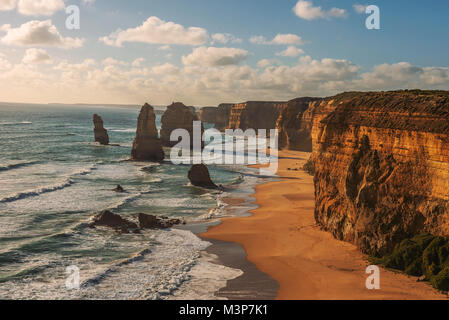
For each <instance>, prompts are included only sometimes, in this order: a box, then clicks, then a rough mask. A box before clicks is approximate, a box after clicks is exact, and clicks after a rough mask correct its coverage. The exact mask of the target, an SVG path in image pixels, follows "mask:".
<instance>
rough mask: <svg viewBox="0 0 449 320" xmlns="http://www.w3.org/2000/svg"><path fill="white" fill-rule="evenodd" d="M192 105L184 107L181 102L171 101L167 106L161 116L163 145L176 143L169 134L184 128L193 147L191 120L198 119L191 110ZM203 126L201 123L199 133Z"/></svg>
mask: <svg viewBox="0 0 449 320" xmlns="http://www.w3.org/2000/svg"><path fill="white" fill-rule="evenodd" d="M191 108H192V107H186V106H185V105H184V104H182V103H181V102H176V103H173V104H172V105H170V106H168V107H167V110H166V111H165V113H164V115H163V116H162V128H161V141H162V145H163V146H165V147H173V146H175V145H176V144H178V141H170V135H171V133H172V131H173V130H176V129H185V130H187V131H188V132H189V134H190V139H191V144H190V145H191V147H192V148H193V139H194V134H193V133H194V132H193V122H194V121H199V119H198V116H197V115H196V114H195V113H194V112H192V109H191ZM203 132H204V128H203V126H202V125H201V135H202V133H203Z"/></svg>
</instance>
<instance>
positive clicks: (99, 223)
mask: <svg viewBox="0 0 449 320" xmlns="http://www.w3.org/2000/svg"><path fill="white" fill-rule="evenodd" d="M89 227H90V228H95V227H108V228H113V229H115V230H116V231H119V232H121V233H129V232H130V231H132V232H136V231H138V230H139V228H138V227H137V224H135V223H134V222H132V221H128V220H126V219H123V218H122V217H120V216H119V215H118V214H115V213H112V212H111V211H108V210H106V211H103V212H102V213H100V214H98V215H97V216H96V217H95V218H94V220H93V222H91V223H90V224H89Z"/></svg>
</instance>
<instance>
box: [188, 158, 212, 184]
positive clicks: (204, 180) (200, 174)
mask: <svg viewBox="0 0 449 320" xmlns="http://www.w3.org/2000/svg"><path fill="white" fill-rule="evenodd" d="M188 178H189V180H190V183H191V184H193V185H194V186H196V187H201V188H207V189H218V186H217V185H216V184H215V183H213V182H212V179H211V178H210V174H209V170H208V169H207V167H206V166H205V165H204V164H195V165H193V166H192V167H191V168H190V170H189V174H188Z"/></svg>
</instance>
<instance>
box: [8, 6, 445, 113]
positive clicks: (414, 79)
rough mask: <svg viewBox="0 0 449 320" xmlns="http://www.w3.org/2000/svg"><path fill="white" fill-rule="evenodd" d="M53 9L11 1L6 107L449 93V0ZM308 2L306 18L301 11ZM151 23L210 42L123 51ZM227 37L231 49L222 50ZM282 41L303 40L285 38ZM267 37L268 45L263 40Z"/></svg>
mask: <svg viewBox="0 0 449 320" xmlns="http://www.w3.org/2000/svg"><path fill="white" fill-rule="evenodd" d="M44 2H48V3H47V7H45V8H36V7H35V6H32V4H31V0H0V10H1V8H2V6H3V11H0V21H1V23H0V26H2V27H1V30H2V31H0V69H1V70H2V72H3V73H4V74H3V76H2V77H0V85H2V84H3V85H2V89H0V100H2V101H24V102H54V101H60V102H95V103H101V102H104V103H142V102H144V101H149V102H150V103H154V104H165V103H169V102H171V101H173V100H182V101H185V102H186V103H189V104H196V105H216V104H218V103H220V102H223V101H243V100H253V99H259V98H263V99H270V100H286V99H289V98H295V97H299V96H304V95H316V96H326V95H330V94H335V93H337V92H340V91H347V90H388V89H399V88H416V87H419V88H426V89H448V88H449V68H448V67H449V55H448V54H447V52H449V41H448V38H449V20H448V19H447V18H446V17H447V15H448V14H449V2H448V1H444V0H434V1H431V2H430V1H429V2H423V1H416V0H409V1H405V0H394V1H392V0H383V1H370V0H368V1H348V0H322V1H319V0H309V1H304V0H300V1H298V0H294V1H287V0H281V1H275V0H258V1H253V0H245V1H241V0H240V1H237V0H228V1H215V0H208V1H207V0H165V1H163V0H129V1H123V0H96V1H90V2H91V3H89V4H87V3H85V2H84V1H82V0H65V1H64V0H44ZM298 2H300V3H302V4H301V6H300V8H302V9H301V11H300V12H299V11H298V10H297V11H296V12H295V10H293V9H294V7H295V6H297V5H299V4H298ZM69 5H77V6H79V8H80V17H81V25H80V29H79V30H67V29H66V28H65V20H66V18H67V14H66V13H65V11H64V7H63V6H69ZM355 5H363V6H365V5H377V6H378V7H379V8H380V18H381V29H380V30H368V29H366V27H365V19H366V18H367V16H368V15H367V14H365V13H360V12H357V10H355V7H354V6H355ZM304 8H305V9H304ZM333 8H335V10H334V9H333ZM303 9H304V10H303ZM33 10H34V11H33ZM332 10H334V11H332ZM332 12H334V13H332ZM150 17H157V19H158V20H154V21H156V22H155V23H156V24H157V25H158V26H161V28H165V27H166V26H169V24H170V23H172V24H175V25H179V26H180V27H181V28H182V30H184V31H185V32H184V31H182V32H184V33H185V35H184V36H185V37H187V38H188V37H189V36H190V35H191V33H190V32H189V28H191V27H194V28H199V30H200V36H204V37H205V38H204V39H203V38H201V37H200V38H201V39H203V40H198V39H199V38H195V40H192V41H190V43H188V44H186V43H182V44H180V43H179V42H185V41H183V39H182V37H183V36H182V35H181V36H180V37H177V36H176V35H174V34H172V37H171V38H170V39H171V40H170V41H169V45H168V46H167V43H164V42H166V38H165V37H164V36H161V35H160V34H152V33H153V32H158V31H157V30H156V31H155V30H153V29H151V28H150V29H145V30H140V31H139V30H134V31H131V32H125V33H124V34H122V35H120V39H124V40H123V42H121V41H116V39H117V38H116V37H115V36H114V35H113V33H114V32H115V31H116V30H117V29H121V30H127V29H134V28H138V27H139V26H142V24H143V23H144V22H145V21H146V20H147V19H149V18H150ZM48 20H51V24H50V25H46V28H47V29H48V30H50V29H51V28H56V30H57V32H58V35H59V36H60V40H57V41H54V42H52V43H50V42H49V41H47V40H45V37H43V38H42V39H37V38H36V39H34V38H33V39H32V40H30V37H38V35H35V34H32V35H30V34H27V35H23V33H24V32H28V33H30V32H35V29H33V30H34V31H33V30H31V31H30V30H28V29H30V28H31V27H30V25H28V23H30V22H31V21H34V22H36V23H37V22H43V21H48ZM5 25H9V26H7V27H5ZM20 27H22V28H20ZM19 28H20V30H18V29H19ZM48 30H47V31H48ZM51 30H54V29H51ZM158 30H161V29H158ZM176 30H178V29H176ZM19 31H20V32H19ZM50 32H53V31H50ZM139 32H140V33H139ZM173 32H175V31H173ZM137 33H139V34H138V35H137ZM36 34H37V33H36ZM216 34H227V36H226V37H228V38H229V39H230V40H229V41H228V42H227V43H224V42H220V41H214V39H213V37H214V35H216ZM278 35H280V36H282V35H290V36H291V35H294V36H297V38H292V37H290V38H288V37H287V38H285V37H284V38H282V37H281V38H282V39H283V40H280V41H273V39H274V38H275V37H276V36H278ZM26 36H29V37H28V38H24V37H26ZM256 36H259V37H260V36H262V37H264V38H265V43H262V42H263V41H258V42H257V41H254V40H253V41H251V39H252V38H254V37H256ZM20 37H22V38H20ZM103 37H107V38H108V39H109V42H108V43H106V42H105V41H101V40H100V38H103ZM133 37H134V38H133ZM136 37H139V39H140V40H137V41H136V40H135V38H136ZM69 38H70V39H78V40H79V41H81V42H82V44H81V42H77V44H76V45H74V44H73V41H72V40H70V39H69ZM142 38H144V39H145V40H141V39H142ZM281 38H279V39H281ZM61 39H62V40H61ZM192 39H193V38H192ZM299 39H300V40H299ZM39 41H41V42H39ZM58 41H59V42H58ZM70 41H71V42H70ZM119 42H120V43H119ZM187 42H188V41H187ZM67 43H71V44H67ZM287 48H289V51H288V52H287V51H286V49H287ZM108 58H109V59H108ZM137 60H138V61H139V62H137ZM133 62H135V63H134V64H133ZM2 64H3V67H2ZM25 76H26V78H25ZM21 77H22V78H21ZM23 78H25V79H23ZM8 87H10V88H9V89H8Z"/></svg>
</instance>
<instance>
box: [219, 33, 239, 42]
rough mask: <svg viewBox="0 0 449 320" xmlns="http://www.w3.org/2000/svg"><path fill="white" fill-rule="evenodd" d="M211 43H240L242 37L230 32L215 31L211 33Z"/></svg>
mask: <svg viewBox="0 0 449 320" xmlns="http://www.w3.org/2000/svg"><path fill="white" fill-rule="evenodd" d="M212 40H213V41H212V44H214V43H223V44H227V43H242V41H243V40H242V39H240V38H237V37H235V36H234V35H232V34H230V33H215V34H213V35H212Z"/></svg>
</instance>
